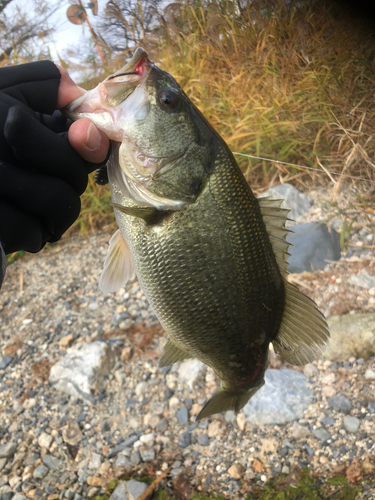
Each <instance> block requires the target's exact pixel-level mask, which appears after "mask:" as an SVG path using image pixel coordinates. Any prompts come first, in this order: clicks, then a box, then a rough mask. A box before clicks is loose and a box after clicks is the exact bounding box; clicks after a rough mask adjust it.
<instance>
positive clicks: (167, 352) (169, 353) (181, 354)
mask: <svg viewBox="0 0 375 500" xmlns="http://www.w3.org/2000/svg"><path fill="white" fill-rule="evenodd" d="M192 357H193V356H191V354H189V353H188V352H186V351H183V350H182V349H180V348H179V347H177V346H176V345H175V344H174V343H173V342H172V341H171V340H167V343H166V344H165V346H164V350H163V354H162V355H161V358H160V359H159V363H158V366H159V368H163V366H169V365H171V364H173V363H177V361H183V360H184V359H188V358H192Z"/></svg>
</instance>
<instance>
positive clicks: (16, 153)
mask: <svg viewBox="0 0 375 500" xmlns="http://www.w3.org/2000/svg"><path fill="white" fill-rule="evenodd" d="M60 78H61V75H60V72H59V70H58V68H57V67H56V66H55V65H54V64H53V63H52V62H51V61H40V62H35V63H29V64H22V65H20V66H13V67H8V68H2V69H0V243H1V244H2V246H3V248H4V251H5V253H12V252H15V251H17V250H27V251H28V252H38V251H39V250H40V249H41V248H43V246H44V245H45V244H46V243H47V242H54V241H57V240H59V239H60V238H61V236H62V234H63V233H64V232H65V231H66V230H67V229H68V228H69V227H70V226H71V225H72V224H73V222H74V221H75V220H76V218H77V217H78V215H79V212H80V208H81V203H80V198H79V196H80V195H81V194H82V193H83V191H84V190H85V188H86V185H87V180H88V174H89V173H90V172H92V171H93V170H94V169H95V168H98V166H99V165H98V164H93V163H89V162H86V161H84V160H83V159H82V158H81V157H80V156H79V155H78V153H76V151H75V150H74V149H73V148H72V146H70V144H69V142H68V137H67V135H68V134H67V130H68V128H69V126H70V124H71V121H70V120H68V119H67V118H65V117H64V116H63V115H62V114H61V113H60V112H58V111H55V109H56V103H57V91H58V87H59V83H60ZM48 115H50V116H48ZM0 271H1V270H0ZM0 274H1V272H0Z"/></svg>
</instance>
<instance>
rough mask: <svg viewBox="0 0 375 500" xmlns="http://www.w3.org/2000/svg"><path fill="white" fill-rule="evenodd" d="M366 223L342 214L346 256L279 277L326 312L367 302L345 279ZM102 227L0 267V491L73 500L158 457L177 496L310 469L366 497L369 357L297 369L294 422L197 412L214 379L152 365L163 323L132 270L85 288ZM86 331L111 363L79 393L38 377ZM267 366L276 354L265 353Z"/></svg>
mask: <svg viewBox="0 0 375 500" xmlns="http://www.w3.org/2000/svg"><path fill="white" fill-rule="evenodd" d="M306 220H308V218H307V219H306ZM315 220H316V218H315ZM361 231H362V232H361ZM369 234H370V233H369V231H367V230H365V231H364V226H363V223H358V226H357V227H356V226H355V225H354V226H353V230H352V234H351V244H352V245H353V246H352V247H350V249H352V248H353V249H354V251H351V250H349V257H347V258H343V259H342V260H341V261H339V262H337V263H333V264H331V265H329V266H327V268H326V269H325V270H324V271H318V272H316V273H304V274H301V275H292V276H291V281H292V282H293V283H295V284H297V285H298V286H299V287H300V289H301V290H303V291H304V292H305V293H307V294H308V295H310V296H311V297H312V298H314V300H316V302H317V303H318V305H319V307H320V308H321V309H322V311H323V312H324V313H325V314H326V315H327V316H331V315H334V314H344V313H353V312H374V311H375V293H373V291H374V292H375V289H374V290H373V289H370V290H368V289H361V288H360V287H357V286H355V285H351V284H350V283H348V279H349V277H350V276H351V275H353V274H355V273H357V272H358V271H359V270H361V269H366V270H367V271H368V272H369V273H370V274H372V275H375V263H374V262H375V261H374V253H373V251H372V249H371V244H372V241H370V238H369ZM109 238H110V235H109V234H101V233H98V234H95V235H91V236H90V237H88V238H86V239H84V238H80V237H75V238H71V239H65V240H62V241H61V242H60V243H58V244H56V245H53V247H52V248H49V249H48V250H43V251H42V252H40V253H39V254H37V255H32V256H28V257H27V258H23V259H21V260H18V261H16V262H15V263H14V264H12V265H11V266H10V267H9V268H8V271H7V275H6V279H5V283H4V285H3V289H2V292H1V296H0V315H1V318H0V329H1V333H0V346H1V355H2V358H0V405H1V407H0V499H3V500H7V499H10V498H13V500H22V499H23V498H25V497H26V498H48V499H50V500H54V499H60V498H68V499H69V498H70V499H75V500H79V499H81V498H88V497H90V496H93V495H98V494H101V493H104V492H105V488H104V485H105V484H107V483H108V481H110V480H111V479H113V478H115V477H119V475H120V474H121V473H122V472H123V471H124V470H127V471H129V472H134V473H136V474H138V475H142V474H145V473H147V474H150V473H154V474H155V475H158V474H160V473H161V471H164V470H166V468H167V467H168V466H170V465H172V470H171V478H172V480H173V478H177V477H178V478H179V483H178V484H180V485H183V488H184V495H185V497H186V496H188V495H189V494H190V493H194V492H197V491H198V492H200V491H211V492H214V493H217V494H221V495H224V496H225V497H226V498H235V499H237V498H238V499H239V498H244V497H245V496H246V492H248V491H249V490H250V489H251V487H252V486H253V485H254V484H259V485H263V484H265V483H266V482H267V481H268V480H269V479H270V478H272V477H274V476H276V475H278V474H280V473H283V474H287V475H288V474H292V473H293V471H294V470H295V469H298V468H303V467H310V468H311V469H312V470H313V471H314V472H315V473H318V474H321V475H322V477H323V476H324V475H325V474H334V473H339V472H340V473H345V471H346V474H347V476H348V474H349V476H348V477H351V478H352V479H353V478H354V479H353V481H355V479H358V478H359V477H361V476H363V477H364V478H365V480H366V482H365V485H364V488H365V491H364V493H362V494H361V496H360V498H375V480H374V477H375V464H374V453H375V444H374V435H375V373H374V372H375V359H374V358H370V359H366V360H365V359H362V358H361V359H355V358H351V359H349V360H348V361H346V362H332V361H329V360H328V361H322V360H317V361H315V362H313V363H312V364H310V365H307V366H306V367H302V368H298V370H300V371H303V372H304V373H305V375H306V379H307V386H308V388H309V389H310V390H311V391H313V393H314V401H313V403H312V404H311V405H310V406H309V408H308V410H307V411H306V412H305V414H304V417H303V419H301V420H298V421H296V422H291V423H289V424H286V425H284V426H278V425H273V426H265V427H261V428H260V427H255V426H251V425H249V424H248V423H246V419H245V416H244V414H243V413H242V412H241V413H240V414H239V415H237V416H236V415H235V414H234V413H233V412H227V413H226V414H223V415H217V416H214V417H212V418H210V419H207V420H204V421H201V422H199V423H197V422H195V416H196V415H197V414H198V412H199V410H200V409H201V407H202V406H203V404H204V402H205V401H206V400H207V398H208V397H209V396H210V395H211V394H212V392H213V390H215V389H216V388H217V386H218V380H217V378H216V376H215V374H214V373H213V372H212V370H211V369H202V367H198V368H199V371H198V374H197V378H196V380H195V382H194V383H193V382H192V381H191V380H190V383H189V381H187V380H186V378H184V377H183V374H182V373H181V371H179V369H178V365H173V366H172V367H171V368H169V369H168V368H167V369H163V370H158V368H157V360H158V357H159V356H160V353H161V351H162V348H163V345H164V342H165V333H164V332H163V330H162V328H161V327H160V325H159V323H158V321H157V318H156V317H155V315H154V314H153V313H152V311H151V310H150V308H149V306H148V303H147V300H146V299H145V297H144V295H143V292H142V291H141V290H140V287H139V285H138V283H137V281H132V282H131V283H129V284H128V285H127V287H126V289H121V290H119V291H118V292H117V293H115V294H112V295H111V294H108V295H102V294H101V292H100V291H99V289H98V286H97V283H98V280H99V275H100V272H101V266H102V262H103V260H104V257H105V253H106V248H107V242H108V240H109ZM367 247H369V248H367ZM95 340H103V341H105V342H106V343H107V344H108V346H109V347H110V349H111V353H112V359H113V367H112V369H111V371H110V373H109V374H108V375H106V376H105V377H104V378H103V380H102V382H101V387H100V389H99V391H98V393H97V394H96V395H95V398H94V399H95V404H89V403H88V402H83V401H81V400H73V399H72V398H70V397H69V396H67V395H66V394H64V393H62V392H59V391H58V390H57V389H55V388H54V387H53V386H51V385H50V384H49V383H48V376H49V371H50V367H51V366H52V365H53V364H54V363H56V362H57V361H58V360H59V359H61V358H62V357H63V356H64V355H65V354H66V352H67V350H68V349H69V348H70V347H72V346H73V347H74V346H76V345H78V344H79V343H80V342H87V343H91V342H93V341H95ZM271 366H272V367H274V368H280V367H281V366H286V364H285V363H284V362H283V361H282V360H281V359H280V358H278V357H277V356H276V355H273V356H272V359H271ZM289 368H290V366H289ZM335 396H341V397H339V398H338V399H337V398H336V399H335ZM270 411H272V408H270ZM348 468H349V469H348ZM348 471H349V472H348ZM350 474H351V476H350ZM182 475H184V476H186V478H187V480H186V481H185V482H184V481H182V479H181V477H182ZM168 484H170V481H169V483H168ZM181 488H182V486H181ZM13 495H14V496H13Z"/></svg>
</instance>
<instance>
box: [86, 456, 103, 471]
mask: <svg viewBox="0 0 375 500" xmlns="http://www.w3.org/2000/svg"><path fill="white" fill-rule="evenodd" d="M101 463H102V457H101V455H99V454H98V453H93V454H92V455H91V459H90V462H89V464H88V468H89V469H99V467H100V466H101Z"/></svg>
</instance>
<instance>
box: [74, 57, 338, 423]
mask: <svg viewBox="0 0 375 500" xmlns="http://www.w3.org/2000/svg"><path fill="white" fill-rule="evenodd" d="M114 85H115V87H114ZM108 96H110V97H108ZM98 103H100V105H99V104H98ZM66 112H67V114H68V116H70V117H71V118H73V119H76V118H81V117H85V118H89V119H90V120H92V121H93V122H94V123H95V124H96V125H97V126H98V127H99V128H100V129H101V130H103V131H104V132H105V133H107V135H108V137H109V138H110V139H111V140H112V150H111V151H112V153H111V157H110V160H109V163H108V180H109V184H110V186H111V193H112V202H113V207H114V209H115V216H116V220H117V223H118V226H119V230H118V231H116V233H115V234H114V235H113V237H112V238H111V240H110V242H109V247H108V253H107V257H106V260H105V263H104V269H103V272H102V275H101V277H100V281H99V287H100V288H101V290H102V291H103V292H114V291H116V290H118V289H119V288H120V287H123V286H125V284H126V282H127V281H128V279H129V278H130V277H132V276H134V274H137V276H138V279H139V282H140V285H141V287H142V289H143V291H144V293H145V295H146V296H147V298H148V300H149V301H150V303H151V305H152V307H153V309H154V311H155V313H156V315H157V317H158V318H159V320H160V322H161V324H162V325H163V327H164V329H165V330H166V332H167V333H168V340H167V343H166V344H165V346H164V350H163V354H162V356H161V359H160V361H159V366H161V367H162V366H166V365H169V364H172V363H175V362H177V361H181V360H183V359H186V358H189V357H196V358H198V359H200V360H201V361H203V362H204V363H206V364H207V365H209V366H211V367H212V368H213V370H214V371H215V372H216V373H217V375H218V376H219V378H220V380H221V388H220V390H219V391H218V393H217V394H215V395H213V397H212V398H211V399H210V400H209V401H208V403H207V404H206V405H205V406H204V408H203V409H202V411H201V412H200V414H199V415H198V417H197V419H200V418H205V417H208V416H210V415H212V414H214V413H218V412H221V411H225V410H235V411H237V412H238V411H239V410H240V409H241V408H242V407H243V406H244V405H245V404H246V402H247V401H248V400H249V398H251V396H252V395H253V394H255V392H256V391H257V390H258V389H259V388H260V387H261V386H262V385H263V383H264V372H265V370H266V367H267V359H268V351H269V344H270V343H271V342H272V343H273V346H274V349H275V352H277V353H279V354H280V355H281V356H283V357H284V359H286V360H287V361H289V362H290V363H294V364H303V363H306V362H309V361H312V360H313V359H314V358H315V357H317V356H319V355H320V354H321V352H322V350H323V348H324V346H325V345H326V343H327V340H328V337H329V332H328V330H327V325H326V322H325V319H324V317H323V316H322V314H321V313H320V312H319V311H318V309H317V307H316V305H315V304H314V303H313V302H312V301H311V300H310V299H309V298H308V297H306V296H305V295H303V294H302V293H301V292H299V291H298V290H297V289H296V288H295V287H293V286H292V285H291V284H290V283H288V281H287V280H286V276H287V257H288V253H287V250H288V243H287V241H286V236H287V233H288V231H287V229H286V228H285V223H286V220H287V219H286V216H287V213H288V211H287V210H284V209H282V208H281V203H282V200H269V199H260V200H257V199H256V198H255V197H254V195H253V193H252V191H251V189H250V187H249V185H248V183H247V182H246V180H245V178H244V176H243V175H242V173H241V171H240V169H239V167H238V165H237V163H236V161H235V159H234V157H233V155H232V153H231V152H230V150H229V148H228V147H227V145H226V144H225V142H224V141H223V139H222V138H221V137H220V136H219V135H218V134H217V133H216V132H215V130H214V129H213V128H212V127H211V126H210V125H209V123H208V122H207V121H206V120H205V119H204V117H203V116H202V114H201V113H200V112H199V110H198V109H197V108H196V107H195V106H194V105H193V104H192V103H191V101H190V100H189V99H188V97H187V96H186V95H185V94H184V92H183V91H182V89H181V88H180V87H179V86H178V84H177V83H176V81H175V80H174V79H173V78H172V77H171V76H170V75H169V74H168V73H166V72H164V71H162V70H160V69H159V68H158V67H157V66H155V65H154V64H153V63H151V61H149V59H148V57H147V54H146V53H145V51H144V50H143V49H137V51H136V52H135V54H134V56H133V58H132V59H131V60H130V61H129V63H127V65H125V66H124V68H122V69H121V70H120V71H119V72H117V73H115V74H114V75H112V76H111V77H109V78H108V79H106V80H105V81H104V82H102V83H101V84H100V85H99V86H98V87H97V88H96V89H94V90H92V91H90V92H88V93H87V94H86V96H83V97H82V98H80V99H78V100H77V101H75V102H73V103H72V104H71V105H70V107H69V109H68V110H67V111H66ZM100 178H102V177H100Z"/></svg>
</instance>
